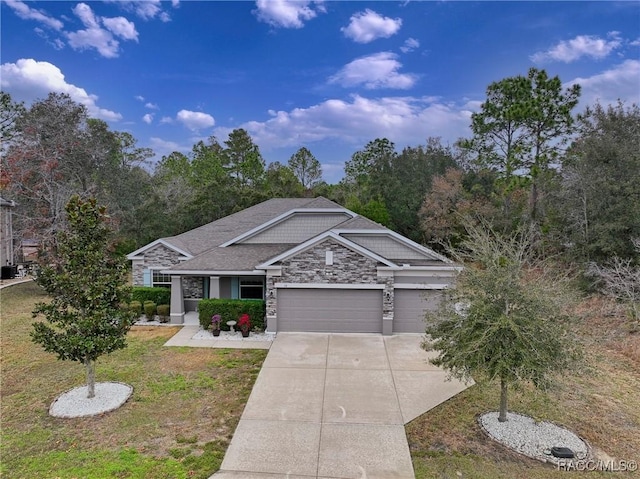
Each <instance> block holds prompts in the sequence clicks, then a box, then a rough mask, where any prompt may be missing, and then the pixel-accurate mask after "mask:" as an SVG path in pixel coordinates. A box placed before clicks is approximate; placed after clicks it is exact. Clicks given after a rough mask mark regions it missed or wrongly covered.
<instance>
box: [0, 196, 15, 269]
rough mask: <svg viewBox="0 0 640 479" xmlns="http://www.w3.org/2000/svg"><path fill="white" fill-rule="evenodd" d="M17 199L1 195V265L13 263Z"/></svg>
mask: <svg viewBox="0 0 640 479" xmlns="http://www.w3.org/2000/svg"><path fill="white" fill-rule="evenodd" d="M15 207H16V203H15V201H12V200H5V199H4V198H1V197H0V266H9V265H13V262H14V257H13V208H15Z"/></svg>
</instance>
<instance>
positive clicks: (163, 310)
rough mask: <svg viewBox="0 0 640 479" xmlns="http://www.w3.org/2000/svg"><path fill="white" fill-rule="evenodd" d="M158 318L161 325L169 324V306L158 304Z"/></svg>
mask: <svg viewBox="0 0 640 479" xmlns="http://www.w3.org/2000/svg"><path fill="white" fill-rule="evenodd" d="M157 310H158V316H160V322H161V323H168V322H169V314H170V313H171V306H169V305H168V304H159V305H158V308H157Z"/></svg>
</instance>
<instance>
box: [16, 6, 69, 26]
mask: <svg viewBox="0 0 640 479" xmlns="http://www.w3.org/2000/svg"><path fill="white" fill-rule="evenodd" d="M4 1H5V3H6V4H7V5H8V6H9V7H11V9H12V10H13V11H14V12H15V14H16V15H18V16H19V17H20V18H22V19H23V20H36V21H38V22H41V23H43V24H45V25H46V26H48V27H51V28H53V29H54V30H62V27H63V26H64V24H63V23H62V22H61V21H60V20H58V19H56V18H53V17H50V16H49V15H47V14H46V13H45V12H44V11H42V10H36V9H35V8H31V7H29V6H28V5H27V4H26V3H24V2H21V1H19V0H4Z"/></svg>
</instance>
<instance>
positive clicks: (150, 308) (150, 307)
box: [144, 301, 156, 321]
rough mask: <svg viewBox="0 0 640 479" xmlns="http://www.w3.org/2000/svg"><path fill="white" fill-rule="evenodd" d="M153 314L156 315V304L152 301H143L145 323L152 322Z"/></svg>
mask: <svg viewBox="0 0 640 479" xmlns="http://www.w3.org/2000/svg"><path fill="white" fill-rule="evenodd" d="M155 314H156V303H154V302H152V301H145V303H144V315H145V316H146V317H147V321H153V316H154V315H155Z"/></svg>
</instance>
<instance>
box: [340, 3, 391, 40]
mask: <svg viewBox="0 0 640 479" xmlns="http://www.w3.org/2000/svg"><path fill="white" fill-rule="evenodd" d="M401 26H402V19H400V18H395V19H394V18H389V17H383V16H382V15H380V14H379V13H376V12H374V11H373V10H370V9H368V8H367V9H366V10H365V11H364V12H358V13H354V14H353V15H352V16H351V22H350V23H349V25H348V26H347V27H343V28H341V29H340V30H341V31H342V32H343V33H344V35H345V36H346V37H347V38H351V39H352V40H353V41H355V42H357V43H369V42H372V41H373V40H375V39H377V38H389V37H390V36H392V35H395V34H396V33H398V30H400V27H401Z"/></svg>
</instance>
